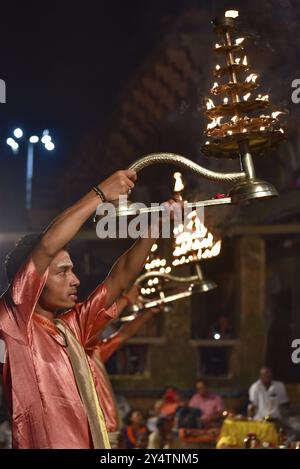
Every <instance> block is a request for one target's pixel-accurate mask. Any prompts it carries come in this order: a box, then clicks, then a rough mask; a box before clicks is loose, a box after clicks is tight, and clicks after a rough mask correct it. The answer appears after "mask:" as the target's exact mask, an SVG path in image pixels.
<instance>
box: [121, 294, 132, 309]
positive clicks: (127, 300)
mask: <svg viewBox="0 0 300 469" xmlns="http://www.w3.org/2000/svg"><path fill="white" fill-rule="evenodd" d="M121 299H122V300H124V301H126V303H127V306H130V305H132V301H131V299H130V298H129V296H128V295H122V296H121Z"/></svg>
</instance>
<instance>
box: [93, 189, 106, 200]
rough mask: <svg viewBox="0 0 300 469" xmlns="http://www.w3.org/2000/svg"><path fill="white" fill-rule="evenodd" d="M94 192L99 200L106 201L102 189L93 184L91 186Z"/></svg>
mask: <svg viewBox="0 0 300 469" xmlns="http://www.w3.org/2000/svg"><path fill="white" fill-rule="evenodd" d="M92 189H93V191H94V192H96V194H97V195H98V196H99V197H100V199H101V201H102V202H103V203H104V202H106V197H105V195H104V194H103V192H102V190H101V189H99V187H97V186H95V187H93V188H92Z"/></svg>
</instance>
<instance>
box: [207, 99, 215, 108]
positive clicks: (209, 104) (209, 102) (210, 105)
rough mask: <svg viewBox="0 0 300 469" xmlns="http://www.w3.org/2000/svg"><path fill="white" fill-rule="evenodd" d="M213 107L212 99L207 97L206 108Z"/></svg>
mask: <svg viewBox="0 0 300 469" xmlns="http://www.w3.org/2000/svg"><path fill="white" fill-rule="evenodd" d="M213 107H215V105H214V102H213V100H212V99H210V98H208V99H207V100H206V109H207V110H209V109H212V108H213Z"/></svg>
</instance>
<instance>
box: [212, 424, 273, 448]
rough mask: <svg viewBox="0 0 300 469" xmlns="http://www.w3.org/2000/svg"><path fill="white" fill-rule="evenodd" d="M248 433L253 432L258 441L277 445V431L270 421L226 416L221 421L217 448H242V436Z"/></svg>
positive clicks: (244, 436)
mask: <svg viewBox="0 0 300 469" xmlns="http://www.w3.org/2000/svg"><path fill="white" fill-rule="evenodd" d="M248 433H255V434H256V436H257V438H258V439H259V440H260V442H268V443H271V444H272V445H273V446H275V447H276V446H278V443H279V438H278V432H277V430H276V428H275V425H274V424H273V423H272V422H262V421H257V420H238V419H229V418H228V419H226V420H224V422H223V425H222V428H221V433H220V436H219V439H218V441H217V448H219V449H220V448H223V447H226V446H227V447H228V446H233V447H237V448H244V438H246V436H247V434H248Z"/></svg>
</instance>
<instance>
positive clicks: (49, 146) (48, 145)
mask: <svg viewBox="0 0 300 469" xmlns="http://www.w3.org/2000/svg"><path fill="white" fill-rule="evenodd" d="M45 148H46V150H48V151H52V150H54V148H55V145H54V143H53V142H46V143H45Z"/></svg>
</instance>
